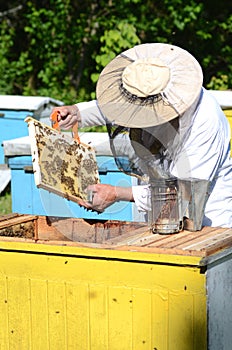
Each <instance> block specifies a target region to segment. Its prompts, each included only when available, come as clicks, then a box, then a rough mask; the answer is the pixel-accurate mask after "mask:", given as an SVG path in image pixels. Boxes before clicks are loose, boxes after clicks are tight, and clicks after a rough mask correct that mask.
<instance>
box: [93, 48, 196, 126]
mask: <svg viewBox="0 0 232 350" xmlns="http://www.w3.org/2000/svg"><path fill="white" fill-rule="evenodd" d="M202 83H203V74H202V69H201V67H200V65H199V63H198V61H197V60H196V59H195V58H194V57H193V56H192V55H191V54H190V53H189V52H187V51H186V50H183V49H181V48H179V47H177V46H174V45H170V44H162V43H152V44H141V45H137V46H135V47H133V48H132V49H129V50H127V51H124V52H122V53H121V54H120V55H118V56H116V57H115V58H114V59H113V60H112V61H111V62H110V63H109V64H108V65H107V66H106V67H105V68H104V69H103V71H102V72H101V74H100V77H99V79H98V82H97V89H96V94H97V100H98V104H99V108H100V110H101V112H102V113H103V114H104V115H105V117H106V118H107V119H109V120H110V121H111V122H114V123H115V124H118V125H122V126H128V127H135V128H141V127H149V126H155V125H160V124H163V123H165V122H168V121H170V120H172V119H174V118H176V117H177V116H181V115H182V114H183V113H184V112H185V111H186V110H187V109H188V108H189V107H190V106H192V105H193V104H194V103H195V102H196V101H197V100H198V98H199V96H200V91H201V87H202Z"/></svg>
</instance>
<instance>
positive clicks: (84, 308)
mask: <svg viewBox="0 0 232 350" xmlns="http://www.w3.org/2000/svg"><path fill="white" fill-rule="evenodd" d="M12 220H13V221H12ZM19 228H20V229H19ZM23 228H24V229H25V231H26V232H27V234H26V237H23V236H22V232H23V231H22V230H23ZM0 233H1V234H2V235H4V237H1V239H0V284H1V288H0V314H1V317H0V348H1V349H4V350H5V349H8V350H11V349H12V350H13V349H20V350H24V349H25V350H28V349H36V350H40V349H43V350H46V349H49V350H57V349H62V350H63V349H68V350H71V349H73V350H79V349H80V350H140V349H141V350H154V349H157V350H199V349H201V350H206V349H207V346H208V348H210V349H221V348H222V347H220V346H222V344H225V346H224V347H223V348H224V349H226V348H228V347H226V345H228V344H229V342H230V333H231V330H230V327H231V326H230V325H231V322H232V313H231V310H230V307H228V305H230V298H231V295H230V286H231V285H230V281H231V279H230V278H229V277H228V276H229V273H231V265H232V258H231V256H232V254H231V253H232V248H231V246H232V230H231V229H229V230H226V229H220V228H218V229H216V228H214V229H212V228H203V230H202V231H200V232H187V231H183V232H181V233H179V234H175V235H167V236H162V235H157V234H153V233H151V232H150V231H149V230H147V227H146V226H145V225H144V224H141V225H140V224H138V223H137V224H136V223H123V222H95V223H94V224H93V222H88V221H84V220H81V219H62V220H61V219H59V218H46V217H32V216H27V215H25V216H18V217H17V216H16V217H11V218H10V219H7V220H6V221H5V222H4V221H2V223H1V225H0ZM9 236H11V237H9ZM230 276H231V275H230ZM228 283H229V285H228ZM222 292H223V295H222V294H221V293H222ZM207 333H208V335H207ZM207 337H208V341H207Z"/></svg>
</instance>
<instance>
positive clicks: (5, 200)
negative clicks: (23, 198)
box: [0, 185, 12, 215]
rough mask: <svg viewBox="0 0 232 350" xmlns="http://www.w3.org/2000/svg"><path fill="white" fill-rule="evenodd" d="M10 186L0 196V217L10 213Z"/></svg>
mask: <svg viewBox="0 0 232 350" xmlns="http://www.w3.org/2000/svg"><path fill="white" fill-rule="evenodd" d="M11 208H12V207H11V191H10V185H8V186H7V187H6V188H5V190H4V191H3V192H2V193H1V194H0V215H5V214H10V213H12V209H11Z"/></svg>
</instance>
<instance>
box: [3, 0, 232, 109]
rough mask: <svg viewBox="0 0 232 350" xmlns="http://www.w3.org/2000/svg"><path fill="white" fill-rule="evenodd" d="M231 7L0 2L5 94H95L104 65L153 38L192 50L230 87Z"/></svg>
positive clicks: (169, 0)
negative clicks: (1, 3) (1, 4)
mask: <svg viewBox="0 0 232 350" xmlns="http://www.w3.org/2000/svg"><path fill="white" fill-rule="evenodd" d="M2 7H3V6H2ZM231 13H232V4H231V3H230V2H228V1H225V0H221V1H220V2H219V3H218V2H216V1H215V0H205V1H203V0H202V1H200V0H189V1H187V2H186V1H184V0H162V1H161V0H156V1H153V0H145V1H144V0H143V1H142V0H121V1H116V0H91V1H90V0H86V1H83V2H80V1H74V0H47V1H45V0H41V1H38V0H29V1H28V2H27V1H22V2H21V4H20V5H18V2H16V1H15V0H14V1H12V0H9V1H8V2H6V3H5V4H4V9H3V8H2V9H0V39H1V40H0V61H1V65H0V74H1V80H0V94H20V95H21V94H22V95H46V96H50V97H54V98H56V99H60V100H62V101H64V103H67V104H70V103H74V102H77V101H83V100H88V99H90V98H95V86H96V82H97V79H98V77H99V74H100V72H101V70H102V68H103V67H104V66H105V65H106V64H107V63H108V62H109V61H110V60H111V59H112V58H114V57H115V56H116V55H117V54H119V53H120V52H121V51H123V50H126V49H128V48H130V47H133V46H134V45H137V44H139V43H146V42H168V43H172V44H175V45H179V46H181V47H183V48H185V49H187V50H188V51H190V52H191V53H192V54H193V55H194V56H195V57H196V58H197V59H198V60H199V62H200V64H201V65H202V68H203V72H204V76H205V81H204V85H205V86H206V87H209V88H211V89H231V88H232V59H231V58H232V46H231V36H232V15H231Z"/></svg>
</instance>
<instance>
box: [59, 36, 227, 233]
mask: <svg viewBox="0 0 232 350" xmlns="http://www.w3.org/2000/svg"><path fill="white" fill-rule="evenodd" d="M202 84H203V74H202V69H201V67H200V65H199V63H198V62H197V60H196V59H195V58H194V57H193V56H192V55H191V54H190V53H188V52H187V51H186V50H183V49H181V48H179V47H177V46H173V45H169V44H160V43H152V44H142V45H138V46H135V47H134V48H132V49H129V50H127V51H124V52H122V53H121V54H120V55H118V56H117V57H116V58H114V59H113V60H112V61H111V62H110V63H109V64H108V65H107V66H106V67H105V68H104V69H103V71H102V73H101V74H100V77H99V80H98V83H97V89H96V95H97V100H94V101H89V102H82V103H77V104H74V105H71V106H62V107H56V108H55V109H56V110H58V111H59V114H60V117H59V125H60V128H61V129H68V128H70V127H72V126H73V125H74V124H75V123H76V122H78V123H79V127H86V126H96V125H107V128H108V132H109V136H110V143H111V147H112V152H113V153H114V156H115V160H116V163H117V164H118V166H119V168H120V169H121V170H123V171H125V172H127V173H128V174H131V175H135V176H137V178H138V179H139V180H138V181H139V184H138V186H132V187H131V188H130V187H128V188H125V187H117V186H112V185H107V184H97V185H92V186H90V190H92V192H93V194H94V195H93V199H92V202H91V203H90V202H83V205H84V206H86V207H87V208H93V209H95V210H100V211H102V210H104V209H105V208H107V207H108V206H110V205H111V204H113V203H114V202H115V201H134V202H135V203H136V205H137V207H138V210H139V211H147V210H150V200H149V196H150V189H149V181H150V180H151V178H152V177H154V178H159V177H169V176H175V177H177V178H185V179H190V178H197V179H204V180H209V181H210V191H209V197H208V200H207V202H206V206H205V211H204V218H203V225H205V226H214V227H215V226H221V227H232V161H231V158H230V138H231V135H230V127H229V123H228V121H227V119H226V117H225V115H224V113H223V112H222V110H221V108H220V106H219V105H218V103H217V102H216V100H215V99H214V97H213V96H212V95H211V94H210V92H209V91H207V90H206V89H205V88H203V86H202Z"/></svg>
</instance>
